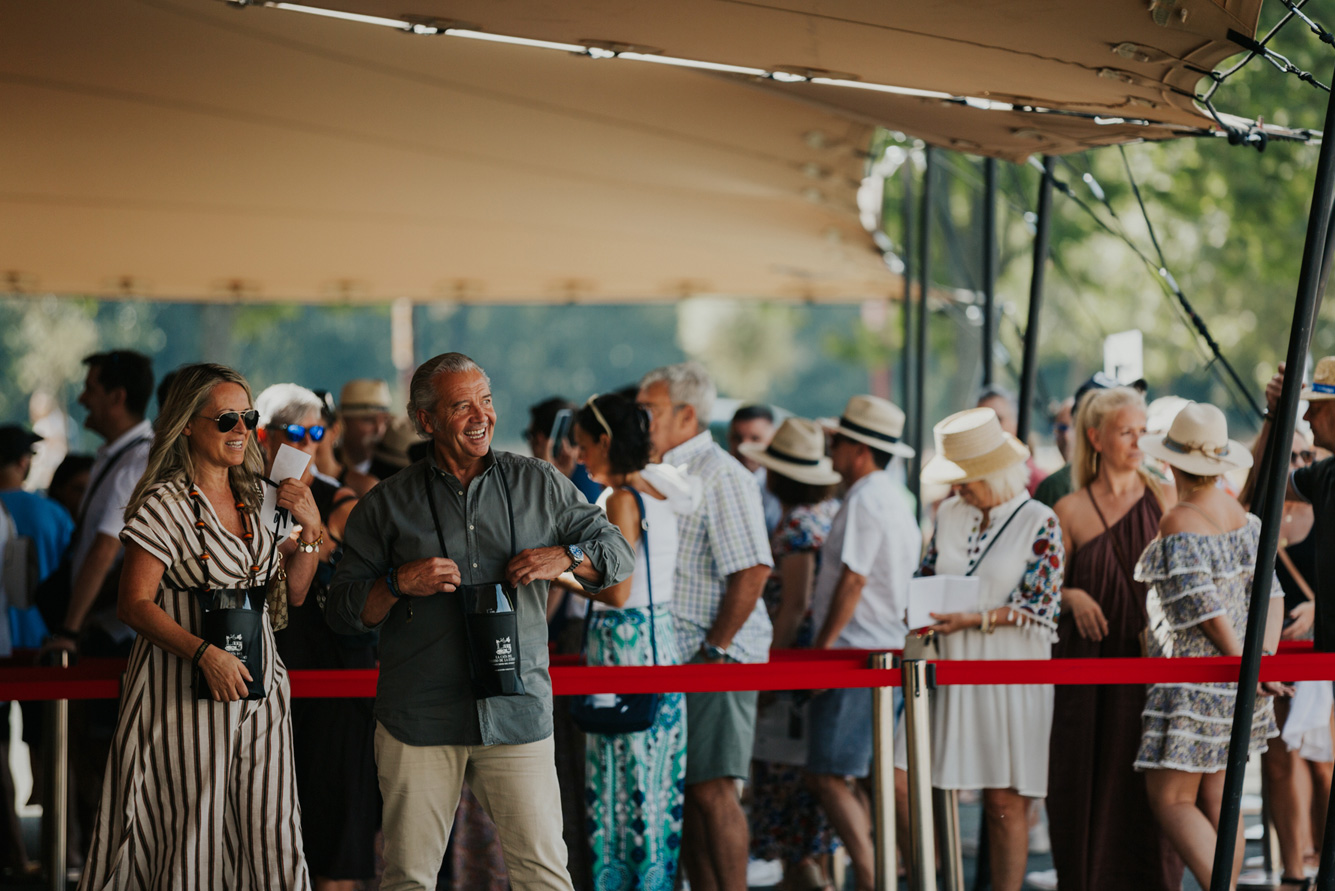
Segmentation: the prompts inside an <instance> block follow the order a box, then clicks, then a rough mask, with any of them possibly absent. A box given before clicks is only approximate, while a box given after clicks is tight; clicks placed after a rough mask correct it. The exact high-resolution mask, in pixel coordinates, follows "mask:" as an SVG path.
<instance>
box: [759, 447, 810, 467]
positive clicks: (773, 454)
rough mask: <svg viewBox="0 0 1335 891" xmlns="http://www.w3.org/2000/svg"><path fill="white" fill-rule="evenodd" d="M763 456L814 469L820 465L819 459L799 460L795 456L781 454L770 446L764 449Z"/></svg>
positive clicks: (785, 453)
mask: <svg viewBox="0 0 1335 891" xmlns="http://www.w3.org/2000/svg"><path fill="white" fill-rule="evenodd" d="M765 454H766V455H769V456H770V457H771V458H778V459H779V460H780V461H787V462H788V463H789V464H800V465H801V466H803V467H815V466H817V465H818V464H820V459H819V458H799V457H797V456H796V455H790V454H788V453H787V452H781V451H779V450H778V449H776V448H775V447H774V446H772V445H771V446H769V447H768V448H766V449H765Z"/></svg>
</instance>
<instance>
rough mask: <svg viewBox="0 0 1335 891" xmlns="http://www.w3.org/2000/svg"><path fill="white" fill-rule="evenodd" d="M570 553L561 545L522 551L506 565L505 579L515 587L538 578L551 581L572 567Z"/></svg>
mask: <svg viewBox="0 0 1335 891" xmlns="http://www.w3.org/2000/svg"><path fill="white" fill-rule="evenodd" d="M570 562H571V561H570V554H569V553H567V552H566V549H565V548H563V547H561V546H560V545H552V546H551V547H550V548H529V549H528V550H525V551H520V552H519V553H518V554H517V555H515V556H514V557H513V558H512V559H511V560H510V562H509V564H507V565H506V567H505V580H506V581H507V582H509V583H510V585H512V586H513V587H515V588H519V587H522V586H524V585H527V584H528V583H529V582H533V581H537V580H538V579H546V580H547V581H551V580H552V579H554V578H556V577H557V576H558V575H560V574H561V573H563V572H565V571H566V570H567V569H569V568H570Z"/></svg>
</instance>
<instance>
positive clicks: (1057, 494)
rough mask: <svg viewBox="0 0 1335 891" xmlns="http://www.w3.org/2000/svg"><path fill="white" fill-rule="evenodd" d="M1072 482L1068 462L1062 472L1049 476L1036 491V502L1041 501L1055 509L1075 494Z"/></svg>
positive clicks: (1058, 471)
mask: <svg viewBox="0 0 1335 891" xmlns="http://www.w3.org/2000/svg"><path fill="white" fill-rule="evenodd" d="M1074 491H1075V489H1074V488H1073V484H1072V482H1071V464H1070V462H1067V463H1065V464H1063V465H1062V466H1061V469H1060V470H1057V471H1055V472H1053V473H1052V474H1049V475H1048V476H1047V477H1046V478H1045V479H1044V480H1043V482H1041V483H1039V484H1038V488H1037V489H1035V490H1034V500H1036V501H1041V502H1043V503H1044V504H1046V505H1047V506H1048V507H1054V506H1055V505H1056V504H1057V502H1058V501H1061V500H1062V499H1063V498H1065V497H1066V496H1067V495H1070V494H1071V493H1072V492H1074Z"/></svg>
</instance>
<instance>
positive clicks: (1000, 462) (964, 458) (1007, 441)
mask: <svg viewBox="0 0 1335 891" xmlns="http://www.w3.org/2000/svg"><path fill="white" fill-rule="evenodd" d="M932 435H933V436H934V437H935V439H936V455H935V456H934V457H933V458H932V460H930V461H928V462H927V464H926V466H925V467H923V469H922V481H923V482H924V483H937V484H942V485H955V484H956V483H968V482H972V481H973V480H978V479H982V478H983V477H985V476H991V475H992V474H994V473H997V472H998V471H1002V470H1005V469H1006V468H1008V467H1013V466H1014V465H1016V464H1019V463H1021V462H1023V461H1026V460H1028V458H1029V449H1027V448H1025V445H1024V443H1022V442H1020V441H1019V440H1018V439H1016V438H1015V437H1014V436H1011V435H1010V434H1009V433H1007V432H1006V431H1005V430H1002V429H1001V421H1000V420H998V419H997V413H996V412H995V411H993V410H992V409H990V408H970V409H966V410H965V411H961V412H956V413H955V414H953V415H951V416H950V417H948V418H946V419H945V420H944V421H941V422H940V423H939V424H937V425H936V426H935V427H933V428H932Z"/></svg>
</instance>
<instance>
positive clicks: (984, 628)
mask: <svg viewBox="0 0 1335 891" xmlns="http://www.w3.org/2000/svg"><path fill="white" fill-rule="evenodd" d="M978 630H979V631H981V632H982V633H983V634H988V633H990V632H989V629H988V621H987V612H986V611H983V612H981V613H979V614H978Z"/></svg>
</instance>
